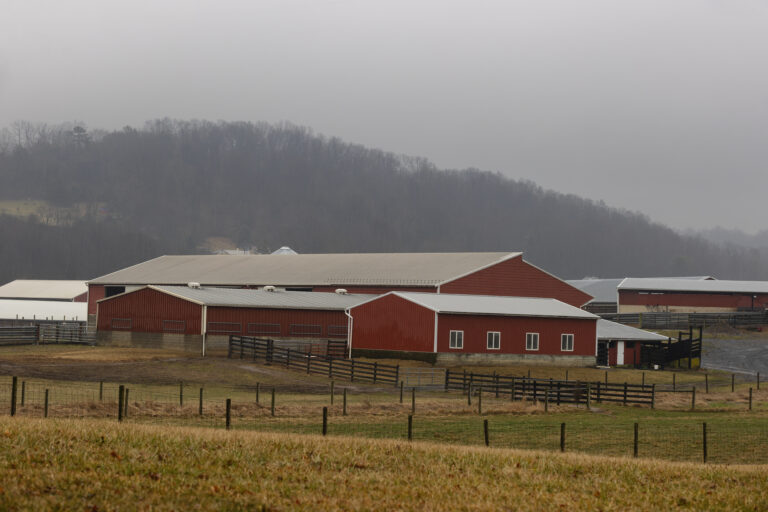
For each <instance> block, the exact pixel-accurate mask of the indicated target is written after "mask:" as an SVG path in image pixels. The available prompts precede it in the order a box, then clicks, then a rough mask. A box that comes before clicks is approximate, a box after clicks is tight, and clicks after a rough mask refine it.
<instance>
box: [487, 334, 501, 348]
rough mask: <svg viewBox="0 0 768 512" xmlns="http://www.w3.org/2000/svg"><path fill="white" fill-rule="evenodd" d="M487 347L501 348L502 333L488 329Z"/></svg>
mask: <svg viewBox="0 0 768 512" xmlns="http://www.w3.org/2000/svg"><path fill="white" fill-rule="evenodd" d="M486 348H487V349H488V350H499V348H501V333H500V332H493V331H488V334H487V335H486Z"/></svg>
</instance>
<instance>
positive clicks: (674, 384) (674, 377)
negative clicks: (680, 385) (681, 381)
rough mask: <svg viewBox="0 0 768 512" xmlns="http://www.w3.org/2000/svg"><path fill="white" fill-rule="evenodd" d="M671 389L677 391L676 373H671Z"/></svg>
mask: <svg viewBox="0 0 768 512" xmlns="http://www.w3.org/2000/svg"><path fill="white" fill-rule="evenodd" d="M672 391H677V374H676V373H673V374H672Z"/></svg>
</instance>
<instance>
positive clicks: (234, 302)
mask: <svg viewBox="0 0 768 512" xmlns="http://www.w3.org/2000/svg"><path fill="white" fill-rule="evenodd" d="M147 288H151V289H154V290H159V291H161V292H163V293H168V294H170V295H173V296H175V297H180V298H182V299H185V300H189V301H191V302H195V303H197V304H200V305H205V306H222V307H241V308H270V309H322V310H338V311H344V310H345V309H347V308H349V307H352V306H356V305H357V304H359V303H361V302H365V301H366V300H369V299H371V298H373V297H374V295H362V294H339V293H319V292H294V291H285V290H279V289H278V290H275V291H273V292H266V291H263V290H242V289H232V288H213V287H204V288H190V287H188V286H148V287H147ZM140 289H141V288H140ZM134 291H138V290H134ZM128 293H131V292H128ZM115 297H120V295H115V296H114V297H109V298H106V299H101V300H100V301H99V302H103V301H105V300H111V299H113V298H115Z"/></svg>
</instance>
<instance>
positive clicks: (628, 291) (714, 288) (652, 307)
mask: <svg viewBox="0 0 768 512" xmlns="http://www.w3.org/2000/svg"><path fill="white" fill-rule="evenodd" d="M618 291H619V313H646V312H665V313H730V312H736V311H763V310H765V309H766V308H768V281H730V280H689V279H661V278H627V279H624V280H623V281H622V282H621V283H620V284H619V287H618Z"/></svg>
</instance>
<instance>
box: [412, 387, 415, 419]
mask: <svg viewBox="0 0 768 512" xmlns="http://www.w3.org/2000/svg"><path fill="white" fill-rule="evenodd" d="M411 414H416V388H411Z"/></svg>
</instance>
